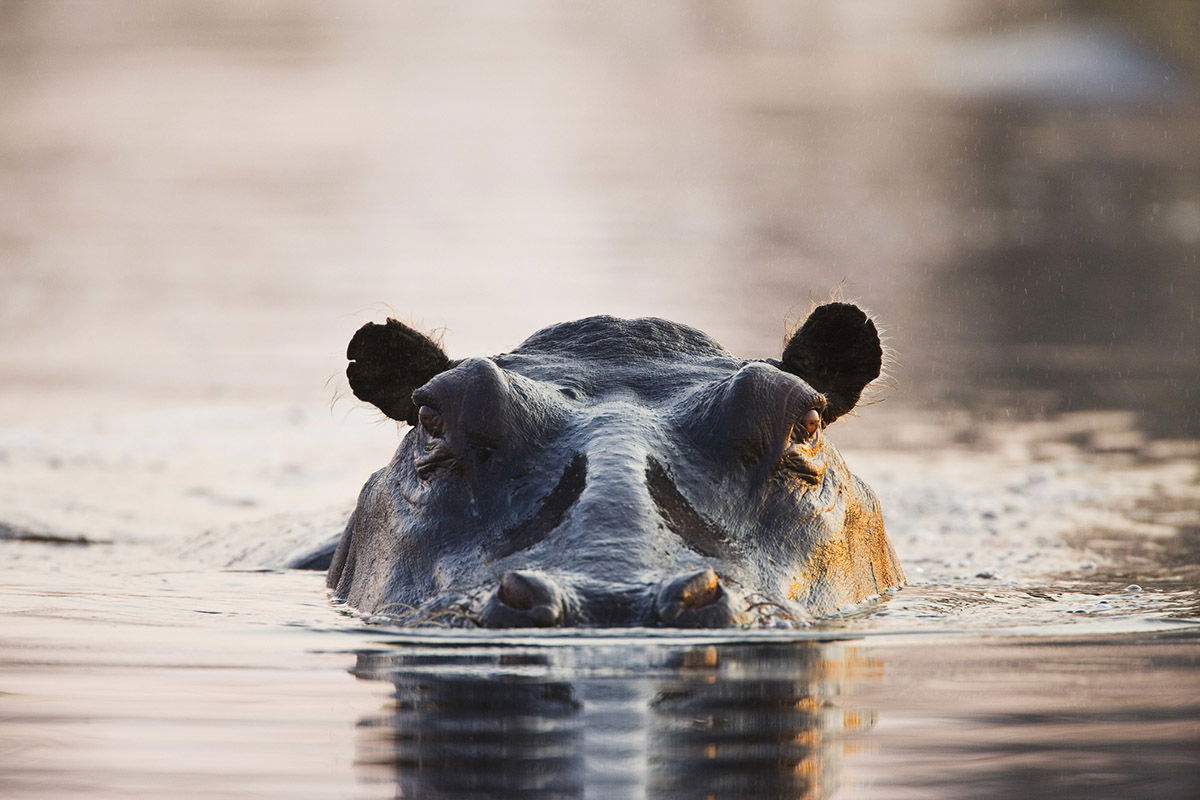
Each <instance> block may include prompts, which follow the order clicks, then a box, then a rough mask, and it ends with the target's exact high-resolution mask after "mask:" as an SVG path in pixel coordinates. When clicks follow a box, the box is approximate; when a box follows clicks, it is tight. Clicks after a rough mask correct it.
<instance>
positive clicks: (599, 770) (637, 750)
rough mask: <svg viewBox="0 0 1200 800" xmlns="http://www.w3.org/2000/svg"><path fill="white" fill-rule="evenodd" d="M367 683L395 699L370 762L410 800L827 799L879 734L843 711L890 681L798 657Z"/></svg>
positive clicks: (404, 656)
mask: <svg viewBox="0 0 1200 800" xmlns="http://www.w3.org/2000/svg"><path fill="white" fill-rule="evenodd" d="M354 673H355V675H357V676H358V677H360V678H364V679H367V680H386V681H391V682H392V683H393V684H394V685H395V693H394V695H393V697H394V703H393V704H392V705H391V706H390V707H389V708H388V710H387V711H386V713H384V714H383V715H381V716H379V717H374V718H370V719H367V720H363V721H362V722H361V723H360V730H361V738H360V748H359V752H360V759H359V760H360V764H362V765H364V766H366V767H367V768H370V767H371V766H383V767H386V768H389V769H391V770H394V779H395V781H396V786H397V795H398V796H403V797H455V798H461V797H480V798H483V797H516V796H520V797H533V798H560V797H583V796H594V797H605V798H621V797H642V796H645V797H652V798H677V797H678V798H684V797H701V798H703V797H714V798H718V797H755V798H774V797H779V798H785V797H786V798H816V797H827V796H829V795H830V794H832V792H833V791H834V790H835V789H836V787H837V782H838V781H837V775H838V770H837V764H838V761H839V759H840V753H841V751H840V748H841V746H842V743H841V741H840V737H841V735H842V734H843V733H846V732H853V731H856V730H864V729H866V728H869V727H870V726H871V725H872V724H873V716H872V715H871V714H870V713H863V712H857V711H850V710H846V709H843V708H842V707H840V706H839V704H838V698H839V696H840V695H842V694H843V693H844V692H845V691H846V690H847V689H848V687H849V685H850V684H853V683H854V682H856V681H861V680H862V679H864V678H878V675H879V670H878V668H877V667H876V665H874V664H873V662H871V661H865V660H860V659H859V657H858V656H857V654H856V652H855V650H854V649H852V648H844V647H840V646H837V645H825V644H821V643H815V642H797V643H786V644H768V645H690V646H670V645H656V646H641V645H637V644H634V643H626V644H623V645H607V644H606V645H602V646H601V645H596V646H570V647H552V648H465V647H464V648H445V647H443V648H421V647H404V648H398V649H395V650H388V651H374V652H367V653H361V654H359V656H358V664H357V667H356V668H355V671H354Z"/></svg>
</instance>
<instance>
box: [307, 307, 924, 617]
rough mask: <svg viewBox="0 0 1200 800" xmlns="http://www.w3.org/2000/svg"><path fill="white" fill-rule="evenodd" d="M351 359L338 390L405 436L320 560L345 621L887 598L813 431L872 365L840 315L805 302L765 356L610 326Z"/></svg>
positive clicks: (406, 333)
mask: <svg viewBox="0 0 1200 800" xmlns="http://www.w3.org/2000/svg"><path fill="white" fill-rule="evenodd" d="M349 356H350V358H351V359H352V363H351V365H350V367H349V369H348V370H347V374H348V375H349V377H350V381H351V388H352V389H353V390H354V391H355V394H356V395H358V396H359V397H360V398H361V399H364V400H367V401H369V402H374V403H376V405H378V406H379V407H380V408H381V409H382V410H383V411H384V412H385V413H387V414H388V415H389V416H392V417H393V418H396V419H401V420H406V421H410V422H412V423H415V427H413V429H412V430H410V431H409V432H408V434H407V435H406V436H405V438H404V440H403V442H402V443H401V444H400V447H399V449H398V450H397V451H396V454H395V456H394V457H393V459H392V461H391V463H390V464H388V465H387V466H386V467H384V468H383V469H382V470H380V471H379V472H377V473H375V474H374V475H373V476H372V477H371V479H370V480H369V481H368V482H367V484H366V486H365V487H364V488H363V490H362V493H361V495H360V497H359V500H358V506H357V508H356V509H355V511H354V514H353V516H352V517H351V519H350V521H349V523H348V525H347V527H346V530H345V533H344V534H343V536H342V540H341V542H340V544H339V546H338V549H337V552H336V553H335V554H334V557H333V561H332V563H331V565H330V568H329V573H328V584H329V587H330V588H331V590H332V591H333V594H334V595H335V597H337V598H338V599H340V600H343V601H345V602H346V603H347V604H348V605H350V606H351V607H353V608H354V609H356V610H358V611H359V612H361V613H366V614H372V615H386V616H389V617H392V618H394V619H396V620H397V621H398V622H400V623H403V624H440V625H481V626H488V627H520V626H543V627H544V626H557V625H567V626H642V625H645V626H670V627H719V626H727V625H739V624H750V625H753V624H766V623H772V622H776V623H777V621H783V622H785V623H786V622H801V621H805V620H808V619H811V618H813V617H816V616H822V615H828V614H832V613H834V612H837V611H839V610H842V609H845V608H848V607H851V606H854V605H856V604H859V603H862V602H863V601H865V600H867V599H869V598H871V597H873V596H876V595H879V594H881V593H883V592H886V591H888V590H891V589H894V588H897V587H899V586H900V585H901V584H902V583H903V580H904V578H903V574H902V572H901V569H900V566H899V563H898V562H897V560H896V557H895V554H894V553H893V551H892V548H891V546H890V544H889V543H888V541H887V537H886V535H885V533H884V529H883V521H882V518H881V516H880V511H879V505H878V503H877V501H876V499H875V496H874V495H873V493H872V492H871V490H870V488H868V487H867V486H866V484H864V483H863V482H862V481H860V480H859V479H858V478H856V477H855V476H854V475H852V474H851V473H850V471H849V470H848V469H847V468H846V465H845V463H844V462H843V460H842V458H841V456H840V455H839V453H838V452H837V450H836V449H835V448H834V447H833V446H832V445H831V444H830V443H829V442H828V440H827V438H826V435H825V430H824V428H825V426H827V425H829V424H830V423H832V422H833V421H834V420H835V419H836V418H837V417H838V416H839V415H841V414H843V413H845V412H847V411H849V410H850V409H851V408H852V407H853V406H854V404H855V402H857V400H858V397H859V394H860V393H861V391H862V389H863V387H864V386H865V385H866V384H867V383H869V382H870V381H871V380H873V379H874V378H876V377H877V376H878V374H879V365H880V360H881V356H882V352H881V349H880V345H879V338H878V335H877V334H876V331H875V326H874V324H873V323H872V322H871V320H870V319H869V318H868V317H867V316H866V315H865V314H864V313H863V312H862V311H860V310H859V309H858V308H857V307H855V306H853V305H849V304H844V303H833V304H829V305H825V306H821V307H819V308H818V309H816V310H815V311H814V312H813V314H812V315H811V316H810V317H809V319H808V320H807V321H806V322H805V324H804V325H803V326H802V327H801V328H800V330H799V331H797V333H796V334H795V335H794V336H793V337H792V340H791V341H790V342H789V343H788V346H787V348H786V349H785V351H784V355H783V358H782V359H781V360H780V361H774V360H767V361H747V360H744V359H739V358H736V357H734V356H732V355H730V354H729V353H728V352H726V351H725V350H724V349H723V348H722V347H721V346H720V345H718V344H717V343H716V342H714V341H713V340H711V339H710V338H708V337H707V336H706V335H704V334H703V333H701V332H700V331H697V330H695V329H692V328H688V327H686V326H684V325H679V324H676V323H673V322H668V321H666V320H661V319H654V318H645V319H634V320H622V319H616V318H613V317H590V318H587V319H583V320H578V321H576V322H568V323H563V324H561V325H556V326H553V327H550V328H547V329H545V330H542V331H539V332H538V333H535V334H534V335H533V336H531V337H530V338H529V339H528V340H526V341H525V342H524V343H523V344H522V345H521V346H520V347H519V348H517V349H516V350H514V351H513V352H511V353H505V354H503V355H499V356H495V357H493V358H469V359H464V360H462V361H457V362H452V361H449V360H448V359H446V358H445V356H444V354H442V352H441V349H440V348H438V347H437V345H435V344H433V343H432V342H430V341H429V340H427V339H425V338H424V337H422V336H421V335H420V334H417V333H415V332H414V331H412V330H411V329H410V328H407V327H406V326H403V325H401V324H400V323H398V322H396V321H394V320H388V322H387V324H385V325H374V324H368V325H366V326H364V328H363V329H361V330H360V331H359V332H358V333H356V334H355V337H354V340H353V341H352V344H351V347H350V351H349ZM364 376H365V377H364ZM389 376H390V377H389ZM414 388H415V391H413V389H414ZM409 392H411V401H410V402H408V403H406V402H404V400H405V398H406V395H407V394H408V393H409ZM812 412H815V413H812ZM818 414H819V415H820V416H819V418H818V416H817V415H818ZM806 415H808V416H807V418H806ZM806 421H807V424H806Z"/></svg>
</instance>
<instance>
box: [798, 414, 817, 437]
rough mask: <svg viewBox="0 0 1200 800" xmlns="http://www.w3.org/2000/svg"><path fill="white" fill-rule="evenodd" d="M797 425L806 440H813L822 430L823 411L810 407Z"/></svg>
mask: <svg viewBox="0 0 1200 800" xmlns="http://www.w3.org/2000/svg"><path fill="white" fill-rule="evenodd" d="M796 427H797V428H799V429H800V432H801V434H802V436H803V437H804V438H803V440H804V441H806V442H807V441H811V440H812V439H814V438H815V437H816V436H817V434H818V433H819V432H820V430H821V412H820V411H817V410H816V409H815V408H810V409H809V410H808V411H807V412H805V414H804V416H803V417H801V418H800V422H799V424H798V425H797V426H796Z"/></svg>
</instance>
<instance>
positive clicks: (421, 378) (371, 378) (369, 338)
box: [346, 317, 450, 425]
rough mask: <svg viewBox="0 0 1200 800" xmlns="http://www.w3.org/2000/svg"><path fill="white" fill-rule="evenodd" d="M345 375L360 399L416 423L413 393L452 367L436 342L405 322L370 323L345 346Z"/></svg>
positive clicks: (389, 320) (395, 417)
mask: <svg viewBox="0 0 1200 800" xmlns="http://www.w3.org/2000/svg"><path fill="white" fill-rule="evenodd" d="M346 358H348V359H349V360H350V363H349V364H348V365H346V377H347V378H348V379H349V380H350V388H351V389H352V390H353V391H354V396H355V397H357V398H358V399H359V400H365V401H367V402H368V403H372V404H374V405H375V406H377V407H378V408H379V410H380V411H382V412H383V413H384V414H387V415H388V416H389V417H391V418H392V419H398V420H403V421H405V422H407V423H408V424H409V425H416V424H417V409H416V406H414V405H413V401H412V393H413V392H414V391H415V390H416V389H417V388H419V387H421V386H424V385H425V384H426V383H427V382H428V381H429V379H430V378H432V377H433V376H434V375H437V374H438V373H439V372H443V371H445V370H446V369H448V368H449V366H450V359H448V358H446V354H445V353H444V352H443V351H442V348H441V347H438V345H437V343H436V342H434V341H433V340H432V339H430V338H429V337H428V336H425V335H424V334H422V333H418V332H417V331H414V330H413V329H412V328H410V327H408V326H407V325H405V324H404V323H402V322H398V321H396V320H394V319H391V318H390V317H389V318H388V321H387V324H385V325H377V324H375V323H374V322H368V323H367V324H366V325H363V326H362V327H361V328H359V329H358V331H357V332H356V333H355V334H354V336H353V337H352V338H351V339H350V344H349V345H348V346H347V347H346Z"/></svg>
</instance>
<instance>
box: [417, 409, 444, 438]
mask: <svg viewBox="0 0 1200 800" xmlns="http://www.w3.org/2000/svg"><path fill="white" fill-rule="evenodd" d="M417 421H418V422H420V423H421V427H422V428H424V429H425V432H426V433H428V434H429V435H430V436H433V437H440V436H441V435H442V433H443V432H444V430H445V425H444V424H443V422H442V415H441V414H439V413H438V412H436V411H434V410H433V409H432V408H430V407H429V406H421V407H420V408H419V409H417Z"/></svg>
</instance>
